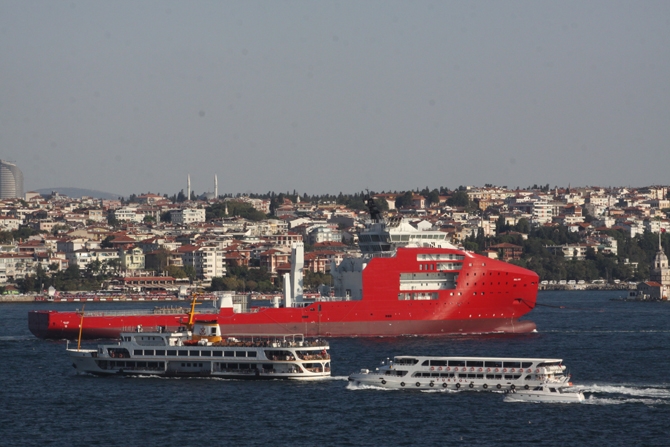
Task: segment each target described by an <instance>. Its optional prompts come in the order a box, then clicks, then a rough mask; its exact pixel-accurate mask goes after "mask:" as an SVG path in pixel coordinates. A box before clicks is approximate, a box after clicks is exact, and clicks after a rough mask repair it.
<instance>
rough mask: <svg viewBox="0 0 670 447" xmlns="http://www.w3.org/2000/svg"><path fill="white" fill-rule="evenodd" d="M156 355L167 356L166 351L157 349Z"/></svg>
mask: <svg viewBox="0 0 670 447" xmlns="http://www.w3.org/2000/svg"><path fill="white" fill-rule="evenodd" d="M156 355H165V349H156Z"/></svg>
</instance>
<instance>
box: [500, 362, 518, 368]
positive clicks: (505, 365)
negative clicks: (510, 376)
mask: <svg viewBox="0 0 670 447" xmlns="http://www.w3.org/2000/svg"><path fill="white" fill-rule="evenodd" d="M503 368H521V362H505V363H503Z"/></svg>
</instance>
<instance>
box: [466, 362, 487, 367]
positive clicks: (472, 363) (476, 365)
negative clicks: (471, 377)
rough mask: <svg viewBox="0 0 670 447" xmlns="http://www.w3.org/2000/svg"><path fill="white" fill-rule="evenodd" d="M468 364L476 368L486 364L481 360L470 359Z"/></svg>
mask: <svg viewBox="0 0 670 447" xmlns="http://www.w3.org/2000/svg"><path fill="white" fill-rule="evenodd" d="M467 366H474V367H475V368H481V367H482V366H484V362H482V361H481V360H476V361H475V360H468V363H467Z"/></svg>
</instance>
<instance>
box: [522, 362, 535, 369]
mask: <svg viewBox="0 0 670 447" xmlns="http://www.w3.org/2000/svg"><path fill="white" fill-rule="evenodd" d="M531 366H533V362H523V363H522V364H521V367H522V368H530V367H531Z"/></svg>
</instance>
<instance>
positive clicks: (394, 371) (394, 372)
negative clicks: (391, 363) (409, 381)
mask: <svg viewBox="0 0 670 447" xmlns="http://www.w3.org/2000/svg"><path fill="white" fill-rule="evenodd" d="M384 375H386V376H396V377H404V376H406V375H407V371H401V370H399V369H387V370H386V371H385V372H384Z"/></svg>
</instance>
